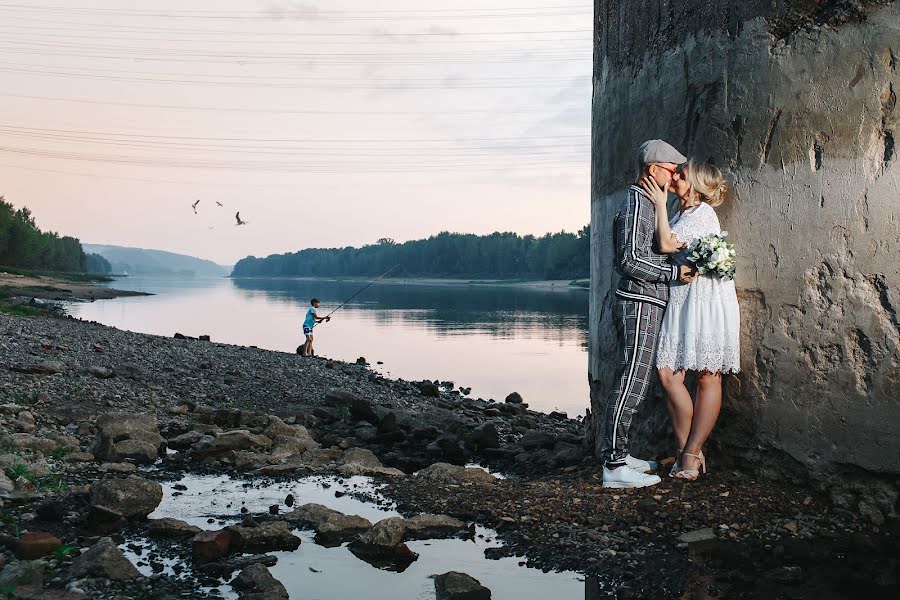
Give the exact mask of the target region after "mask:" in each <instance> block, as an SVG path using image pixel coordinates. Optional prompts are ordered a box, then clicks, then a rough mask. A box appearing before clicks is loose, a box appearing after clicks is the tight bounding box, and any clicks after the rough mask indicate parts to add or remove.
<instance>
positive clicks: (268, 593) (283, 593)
mask: <svg viewBox="0 0 900 600" xmlns="http://www.w3.org/2000/svg"><path fill="white" fill-rule="evenodd" d="M231 585H232V586H233V587H234V589H236V590H237V591H238V598H240V600H289V598H290V596H289V595H288V593H287V590H286V589H285V588H284V585H282V584H281V582H280V581H278V580H277V579H275V578H274V577H272V574H271V573H270V572H269V569H267V568H266V567H265V566H263V565H261V564H259V563H257V564H255V565H251V566H249V567H247V568H246V569H244V570H243V571H241V573H240V574H239V575H238V576H237V577H235V578H234V579H233V580H232V582H231Z"/></svg>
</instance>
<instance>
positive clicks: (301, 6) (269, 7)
mask: <svg viewBox="0 0 900 600" xmlns="http://www.w3.org/2000/svg"><path fill="white" fill-rule="evenodd" d="M264 10H265V12H266V13H267V14H268V15H270V16H271V17H272V18H273V19H293V20H297V21H315V20H317V19H318V18H319V16H320V13H321V9H320V8H319V7H318V6H316V5H315V4H307V3H305V2H297V1H296V0H288V1H287V2H273V1H271V0H270V1H269V2H267V3H266V8H265V9H264Z"/></svg>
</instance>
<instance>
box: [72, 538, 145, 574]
mask: <svg viewBox="0 0 900 600" xmlns="http://www.w3.org/2000/svg"><path fill="white" fill-rule="evenodd" d="M140 576H141V574H140V573H139V572H138V570H137V569H136V568H134V565H133V564H131V562H130V561H129V560H128V559H127V558H125V555H124V554H122V551H121V550H119V549H118V548H117V547H116V545H115V543H114V542H113V541H112V539H111V538H108V537H107V538H102V539H101V540H100V541H99V542H97V543H96V544H94V545H93V546H91V547H90V548H89V549H88V550H87V551H86V552H85V553H84V554H82V555H81V556H79V557H78V558H76V559H75V560H74V561H72V566H71V567H70V568H69V577H71V578H79V577H102V578H105V579H112V580H113V581H128V580H131V579H136V578H138V577H140Z"/></svg>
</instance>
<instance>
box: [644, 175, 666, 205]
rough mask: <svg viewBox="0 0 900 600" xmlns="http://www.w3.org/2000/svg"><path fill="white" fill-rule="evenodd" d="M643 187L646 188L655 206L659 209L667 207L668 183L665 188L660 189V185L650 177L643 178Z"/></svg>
mask: <svg viewBox="0 0 900 600" xmlns="http://www.w3.org/2000/svg"><path fill="white" fill-rule="evenodd" d="M641 187H642V188H644V191H645V192H646V193H647V197H648V198H650V202H652V203H653V206H656V207H657V208H658V207H661V206H665V205H666V201H667V200H668V199H669V184H668V183H667V184H666V185H665V186H664V187H659V184H658V183H656V181H654V180H653V179H651V178H650V177H643V178H642V179H641Z"/></svg>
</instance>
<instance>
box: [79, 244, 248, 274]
mask: <svg viewBox="0 0 900 600" xmlns="http://www.w3.org/2000/svg"><path fill="white" fill-rule="evenodd" d="M82 247H83V248H84V251H85V252H88V253H95V254H99V255H100V256H102V257H103V258H105V259H106V260H107V261H109V264H110V265H111V266H112V272H113V273H116V274H120V273H128V274H129V275H170V276H177V277H225V276H226V275H228V274H229V272H230V271H231V269H230V268H229V267H224V266H222V265H218V264H216V263H214V262H212V261H211V260H204V259H202V258H196V257H193V256H186V255H184V254H175V253H174V252H165V251H163V250H145V249H143V248H126V247H123V246H104V245H101V244H82Z"/></svg>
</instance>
